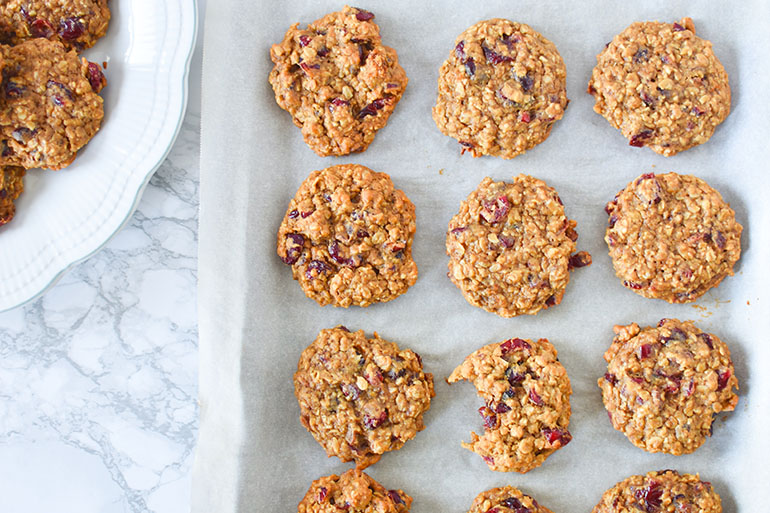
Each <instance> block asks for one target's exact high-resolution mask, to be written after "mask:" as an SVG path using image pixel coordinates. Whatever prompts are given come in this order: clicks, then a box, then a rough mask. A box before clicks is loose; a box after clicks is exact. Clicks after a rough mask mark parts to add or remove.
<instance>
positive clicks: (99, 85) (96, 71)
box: [88, 62, 107, 93]
mask: <svg viewBox="0 0 770 513" xmlns="http://www.w3.org/2000/svg"><path fill="white" fill-rule="evenodd" d="M88 81H89V82H90V83H91V89H93V90H94V92H95V93H98V92H99V91H101V90H102V89H104V86H105V85H107V79H105V78H104V73H102V70H101V68H99V65H98V64H95V63H93V62H89V63H88Z"/></svg>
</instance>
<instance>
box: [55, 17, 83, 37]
mask: <svg viewBox="0 0 770 513" xmlns="http://www.w3.org/2000/svg"><path fill="white" fill-rule="evenodd" d="M85 31H86V29H85V27H84V26H83V23H81V21H80V18H78V17H70V18H64V19H63V20H61V21H60V22H59V35H60V36H61V38H62V39H63V40H65V41H74V40H76V39H77V38H79V37H80V36H82V35H83V34H84V33H85Z"/></svg>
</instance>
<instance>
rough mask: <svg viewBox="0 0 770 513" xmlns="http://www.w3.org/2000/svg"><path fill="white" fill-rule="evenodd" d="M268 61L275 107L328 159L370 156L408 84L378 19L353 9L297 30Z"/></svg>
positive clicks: (275, 49)
mask: <svg viewBox="0 0 770 513" xmlns="http://www.w3.org/2000/svg"><path fill="white" fill-rule="evenodd" d="M270 58H271V59H272V60H273V62H274V63H275V66H274V67H273V70H272V71H271V72H270V78H269V80H270V84H271V85H272V86H273V91H274V92H275V100H276V102H278V105H279V106H280V107H281V108H282V109H284V110H286V111H287V112H289V113H290V114H291V116H292V118H293V120H294V124H295V125H297V126H298V127H300V128H301V129H302V137H303V138H304V139H305V143H307V145H308V146H310V149H312V150H313V151H314V152H316V153H317V154H318V155H320V156H322V157H326V156H329V155H338V156H339V155H347V154H349V153H353V152H360V151H364V150H366V148H367V147H369V144H371V142H372V141H373V140H374V136H375V134H376V133H377V131H378V130H379V129H381V128H382V127H384V126H385V124H386V123H387V121H388V118H389V117H390V115H391V113H392V112H393V109H394V108H395V107H396V104H397V103H398V101H399V100H400V99H401V95H402V94H404V89H406V84H407V81H408V80H407V78H406V73H405V72H404V69H403V68H402V67H401V66H400V65H399V64H398V55H397V54H396V51H395V50H394V49H393V48H390V47H387V46H384V45H383V44H382V39H381V38H380V28H379V27H378V26H377V24H376V23H375V22H374V14H372V13H370V12H368V11H364V10H362V9H357V8H354V7H348V6H345V8H344V9H342V10H341V11H339V12H335V13H331V14H327V15H326V16H324V17H323V18H321V19H320V20H316V21H314V22H313V23H311V24H310V25H308V27H307V28H306V29H300V28H299V23H297V24H295V25H292V27H291V28H290V29H289V30H288V32H286V36H284V39H283V41H282V42H281V43H279V44H276V45H273V47H272V48H271V49H270Z"/></svg>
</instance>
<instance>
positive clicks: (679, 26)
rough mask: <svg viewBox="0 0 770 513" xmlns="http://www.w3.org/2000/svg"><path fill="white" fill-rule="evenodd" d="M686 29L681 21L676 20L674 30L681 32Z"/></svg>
mask: <svg viewBox="0 0 770 513" xmlns="http://www.w3.org/2000/svg"><path fill="white" fill-rule="evenodd" d="M683 30H684V27H683V26H681V25H680V24H679V23H676V22H674V32H681V31H683Z"/></svg>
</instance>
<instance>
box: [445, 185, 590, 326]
mask: <svg viewBox="0 0 770 513" xmlns="http://www.w3.org/2000/svg"><path fill="white" fill-rule="evenodd" d="M575 226H577V223H576V222H575V221H572V220H570V219H568V218H567V216H566V215H565V213H564V205H563V204H562V202H561V199H560V198H559V195H558V194H557V193H556V191H555V190H554V189H553V188H551V187H549V186H548V185H546V184H545V182H543V181H542V180H538V179H536V178H533V177H531V176H526V175H519V176H517V177H516V178H514V179H513V182H512V183H508V182H493V181H492V179H491V178H485V179H484V180H483V181H482V182H481V184H479V186H478V188H477V189H476V190H475V191H473V192H472V193H471V194H470V195H469V196H468V198H467V199H466V200H465V201H463V202H462V203H461V204H460V211H459V212H458V213H457V215H455V216H454V217H453V218H452V220H451V221H449V228H448V230H447V235H446V251H447V254H448V255H449V272H448V276H449V278H450V279H451V280H452V283H454V284H455V285H457V287H458V288H459V289H460V290H461V291H462V293H463V296H465V299H466V300H467V301H468V302H469V303H470V304H472V305H474V306H478V307H480V308H483V309H484V310H486V311H488V312H492V313H495V314H497V315H500V316H502V317H513V316H515V315H521V314H536V313H537V312H539V311H540V310H541V309H543V308H548V307H550V306H553V305H557V304H559V303H560V302H561V299H562V296H563V295H564V290H565V289H566V287H567V283H568V282H569V273H570V271H571V270H572V269H574V268H575V267H583V266H586V265H589V264H590V263H591V255H589V254H588V253H586V252H585V251H581V252H579V253H575V251H576V244H575V241H576V240H577V237H578V234H577V232H576V231H575Z"/></svg>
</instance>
